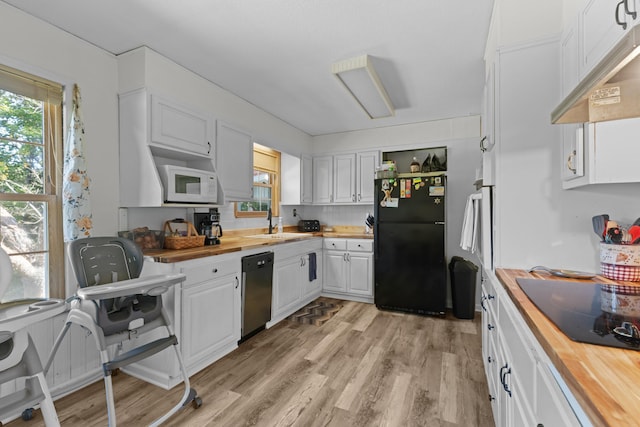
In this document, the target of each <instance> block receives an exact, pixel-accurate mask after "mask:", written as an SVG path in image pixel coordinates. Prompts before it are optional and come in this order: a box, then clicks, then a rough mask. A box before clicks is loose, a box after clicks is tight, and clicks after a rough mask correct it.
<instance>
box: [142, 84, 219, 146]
mask: <svg viewBox="0 0 640 427" xmlns="http://www.w3.org/2000/svg"><path fill="white" fill-rule="evenodd" d="M151 141H152V142H154V143H158V144H165V145H167V146H169V147H173V148H177V149H180V150H185V151H190V152H193V153H198V154H204V155H207V156H209V155H211V153H213V152H214V150H213V144H214V143H215V141H214V120H213V118H212V117H210V116H209V115H207V114H205V113H200V112H197V111H193V110H190V109H188V108H187V107H184V106H179V105H177V104H176V103H175V102H173V101H170V100H168V99H165V98H163V97H161V96H158V95H155V94H151Z"/></svg>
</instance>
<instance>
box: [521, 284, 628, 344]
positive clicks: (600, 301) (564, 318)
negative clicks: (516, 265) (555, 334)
mask: <svg viewBox="0 0 640 427" xmlns="http://www.w3.org/2000/svg"><path fill="white" fill-rule="evenodd" d="M516 281H517V282H518V284H519V285H520V287H521V288H522V290H523V291H524V292H525V293H526V294H527V296H528V297H529V299H531V301H533V303H534V304H535V305H536V306H537V307H538V309H539V310H540V311H542V312H543V313H544V314H545V315H546V316H547V317H548V318H549V319H550V320H551V321H552V322H553V323H555V325H556V326H557V327H558V328H559V329H560V330H561V331H562V332H564V334H565V335H567V336H568V337H569V338H571V339H572V340H574V341H580V342H586V343H591V344H598V345H605V346H610V347H620V348H627V349H632V350H640V287H633V286H623V285H610V284H603V283H596V282H590V281H589V282H587V281H584V282H569V281H562V280H541V279H525V278H518V279H516Z"/></svg>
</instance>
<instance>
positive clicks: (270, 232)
mask: <svg viewBox="0 0 640 427" xmlns="http://www.w3.org/2000/svg"><path fill="white" fill-rule="evenodd" d="M267 221H269V234H273V224H271V208H269V210H268V211H267Z"/></svg>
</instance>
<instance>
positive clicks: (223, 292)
mask: <svg viewBox="0 0 640 427" xmlns="http://www.w3.org/2000/svg"><path fill="white" fill-rule="evenodd" d="M239 292H240V290H239V281H238V278H237V277H236V276H226V277H224V278H221V279H219V280H214V281H209V282H204V283H201V284H199V285H194V286H190V287H188V288H186V289H184V290H183V291H182V304H183V310H182V339H181V340H182V356H183V357H184V360H185V364H186V365H187V366H190V365H191V364H193V363H196V362H198V360H200V359H202V358H206V357H207V356H209V355H210V354H211V353H213V352H215V351H217V350H219V349H221V348H222V347H224V346H226V345H229V344H232V343H234V342H235V341H237V340H238V338H239V324H237V323H238V322H237V319H238V316H237V315H238V312H239V308H240V307H239V305H238V304H237V302H238V301H239V299H238V298H237V294H238V293H239Z"/></svg>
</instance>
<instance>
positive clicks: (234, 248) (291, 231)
mask: <svg viewBox="0 0 640 427" xmlns="http://www.w3.org/2000/svg"><path fill="white" fill-rule="evenodd" d="M283 231H284V236H282V237H280V236H278V234H277V233H275V234H274V235H273V238H265V237H251V236H255V235H260V234H266V229H241V230H229V231H225V232H224V235H223V237H221V238H220V244H218V245H210V246H199V247H196V248H189V249H147V250H145V251H144V254H145V255H146V256H150V257H153V258H154V260H155V261H156V262H164V263H170V262H180V261H188V260H190V259H196V258H203V257H208V256H214V255H222V254H227V253H230V252H238V251H244V250H250V249H256V248H260V247H264V248H265V250H268V249H267V248H268V247H269V246H273V245H278V244H281V243H291V242H297V241H300V240H306V239H310V238H313V237H339V238H348V239H373V234H370V233H369V234H367V233H364V227H356V226H335V227H332V228H331V229H330V231H324V230H323V231H321V232H316V233H297V228H296V227H285V228H284V230H283Z"/></svg>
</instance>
